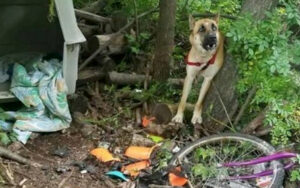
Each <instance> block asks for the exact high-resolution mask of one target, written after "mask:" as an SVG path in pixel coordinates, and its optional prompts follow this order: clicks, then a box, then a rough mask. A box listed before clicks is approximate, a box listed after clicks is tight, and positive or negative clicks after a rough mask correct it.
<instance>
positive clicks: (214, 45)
mask: <svg viewBox="0 0 300 188" xmlns="http://www.w3.org/2000/svg"><path fill="white" fill-rule="evenodd" d="M216 47H217V44H216V43H212V44H203V48H204V49H205V50H206V51H211V50H214V49H215V48H216Z"/></svg>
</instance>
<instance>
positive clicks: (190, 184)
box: [177, 157, 194, 188]
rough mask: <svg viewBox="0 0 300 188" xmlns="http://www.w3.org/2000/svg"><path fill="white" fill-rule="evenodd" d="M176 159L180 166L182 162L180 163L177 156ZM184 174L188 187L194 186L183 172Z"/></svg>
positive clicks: (192, 187)
mask: <svg viewBox="0 0 300 188" xmlns="http://www.w3.org/2000/svg"><path fill="white" fill-rule="evenodd" d="M177 161H178V164H179V165H180V166H181V165H182V163H181V161H180V159H179V157H177ZM184 176H185V178H186V179H187V183H188V185H189V187H190V188H194V186H193V184H192V183H191V181H190V180H189V179H188V177H187V175H186V174H185V173H184Z"/></svg>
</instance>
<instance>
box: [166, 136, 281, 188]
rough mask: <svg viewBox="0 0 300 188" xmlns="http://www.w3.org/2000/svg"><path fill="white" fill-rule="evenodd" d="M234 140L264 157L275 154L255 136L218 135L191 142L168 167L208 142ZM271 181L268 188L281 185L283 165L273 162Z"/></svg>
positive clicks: (271, 147) (268, 145)
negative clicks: (246, 145)
mask: <svg viewBox="0 0 300 188" xmlns="http://www.w3.org/2000/svg"><path fill="white" fill-rule="evenodd" d="M229 139H230V140H236V141H247V142H251V143H252V144H253V145H254V146H256V147H257V148H258V149H260V150H261V151H262V152H263V153H264V154H265V155H270V154H273V153H275V152H276V150H275V148H274V147H273V146H271V145H270V144H269V143H267V142H266V141H264V140H262V139H260V138H257V137H255V136H251V135H246V134H240V133H222V134H218V135H211V136H207V137H203V138H201V139H199V140H196V141H194V142H192V143H191V144H189V145H187V146H185V147H184V148H182V149H181V150H180V151H179V152H178V153H177V154H176V155H175V156H174V157H173V158H172V159H171V161H170V165H177V164H176V163H177V161H178V159H179V160H182V158H183V157H184V156H186V155H188V154H189V153H191V152H192V151H193V150H194V149H195V148H197V147H199V146H202V145H204V144H208V143H210V142H216V141H218V140H229ZM273 164H274V170H273V179H272V182H271V185H270V186H269V188H280V187H282V184H283V179H284V169H283V165H282V164H281V163H280V162H279V161H274V162H273Z"/></svg>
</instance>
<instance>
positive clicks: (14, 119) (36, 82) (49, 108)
mask: <svg viewBox="0 0 300 188" xmlns="http://www.w3.org/2000/svg"><path fill="white" fill-rule="evenodd" d="M10 91H11V92H12V93H13V94H14V95H15V96H16V97H17V98H18V100H20V101H21V102H22V103H23V104H24V108H22V109H20V110H18V111H16V112H14V111H4V112H0V130H4V131H13V132H15V133H16V134H17V139H18V140H19V141H21V142H22V143H24V144H25V143H26V142H27V140H28V139H29V137H30V134H31V132H54V131H58V130H62V129H66V128H68V127H69V126H70V123H71V121H72V118H71V115H70V111H69V107H68V102H67V88H66V84H65V81H64V79H63V76H62V64H61V63H60V62H59V61H58V60H56V59H52V60H49V61H45V60H42V56H37V57H35V58H31V59H30V60H27V62H23V63H22V64H20V63H15V64H14V68H13V74H12V81H11V88H10Z"/></svg>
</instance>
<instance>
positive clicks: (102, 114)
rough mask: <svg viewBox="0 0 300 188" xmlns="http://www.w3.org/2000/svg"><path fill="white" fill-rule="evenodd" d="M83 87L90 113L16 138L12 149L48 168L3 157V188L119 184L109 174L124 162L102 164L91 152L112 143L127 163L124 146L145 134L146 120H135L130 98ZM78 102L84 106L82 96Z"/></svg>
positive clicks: (83, 187) (111, 147) (112, 148)
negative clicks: (55, 127) (57, 128)
mask: <svg viewBox="0 0 300 188" xmlns="http://www.w3.org/2000/svg"><path fill="white" fill-rule="evenodd" d="M79 93H80V92H79ZM83 93H84V94H85V95H87V97H86V98H85V99H87V103H88V107H87V108H88V110H87V112H85V113H80V112H72V115H73V122H72V124H71V126H70V128H68V129H66V130H64V131H60V132H55V133H43V134H38V135H36V136H35V137H34V138H32V139H30V140H29V141H28V143H27V144H25V145H22V144H20V143H18V142H15V143H13V144H12V145H10V146H9V149H10V150H11V151H13V152H15V153H18V154H20V155H21V156H24V157H26V158H28V159H30V160H32V161H35V162H38V163H40V164H42V165H43V168H34V167H30V166H27V165H22V164H19V163H17V162H14V161H12V160H7V159H1V160H0V168H1V169H3V170H4V171H5V172H6V173H4V174H6V177H4V178H5V179H6V180H8V181H6V182H8V183H7V184H6V185H4V188H6V187H7V188H8V187H22V188H56V187H58V188H77V187H78V188H79V187H80V188H94V187H95V188H96V187H97V188H101V187H117V186H120V184H121V181H120V180H115V179H111V178H109V177H108V176H106V175H105V173H106V172H108V171H109V170H113V169H118V168H119V167H120V166H118V165H120V164H115V165H112V164H103V163H101V162H100V161H99V160H97V159H96V158H94V157H93V156H91V155H90V151H91V150H92V149H95V148H97V147H99V146H103V145H108V147H109V150H110V151H111V152H112V153H113V154H114V155H117V156H118V157H120V158H121V160H122V163H123V164H121V165H124V163H125V164H128V163H130V162H132V161H130V160H129V159H128V158H125V157H123V154H124V151H125V149H126V148H127V147H128V146H130V145H131V144H132V139H133V135H136V134H138V135H141V136H143V137H146V132H145V131H144V129H143V127H142V126H141V125H137V124H136V118H135V113H134V111H133V110H131V109H130V108H129V106H130V105H132V101H131V100H126V99H122V100H118V99H116V96H115V95H111V94H110V93H109V92H106V93H102V92H100V93H101V94H97V95H95V93H92V94H91V93H89V94H87V93H86V92H85V91H82V93H81V94H83ZM120 102H121V103H120ZM75 103H76V104H77V107H76V105H75V107H74V106H72V104H71V106H70V108H71V109H73V110H74V109H75V111H77V110H78V109H79V110H78V111H80V108H85V107H83V105H82V101H80V100H79V99H76V100H75ZM78 105H79V107H78ZM83 119H84V120H83ZM141 145H143V143H141ZM126 186H127V185H123V186H121V187H124V188H125V187H126ZM128 186H129V185H128Z"/></svg>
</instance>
